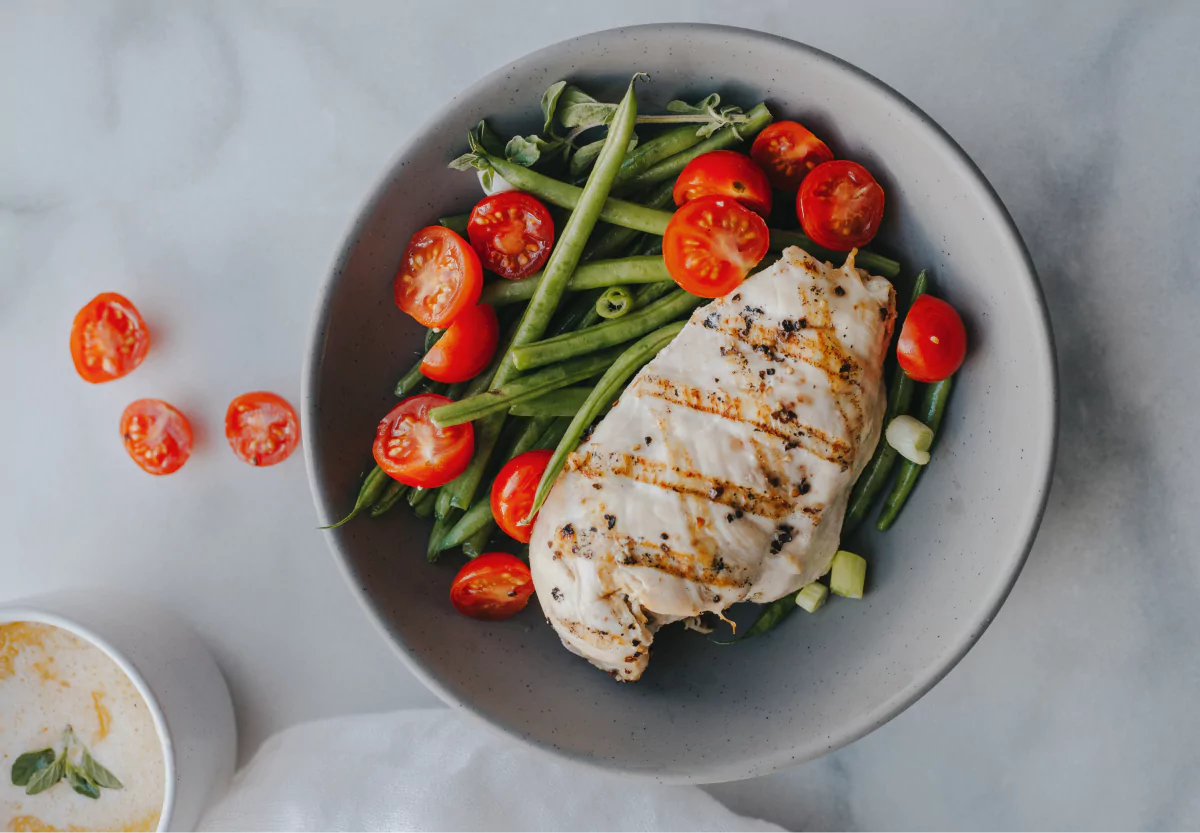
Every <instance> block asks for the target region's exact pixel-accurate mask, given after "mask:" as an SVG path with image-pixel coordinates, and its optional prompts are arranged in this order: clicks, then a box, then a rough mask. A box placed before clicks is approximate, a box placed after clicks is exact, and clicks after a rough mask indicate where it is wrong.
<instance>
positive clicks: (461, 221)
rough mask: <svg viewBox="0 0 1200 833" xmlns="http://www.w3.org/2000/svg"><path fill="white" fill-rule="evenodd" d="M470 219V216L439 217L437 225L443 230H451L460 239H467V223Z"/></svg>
mask: <svg viewBox="0 0 1200 833" xmlns="http://www.w3.org/2000/svg"><path fill="white" fill-rule="evenodd" d="M470 219H471V215H470V214H451V215H450V216H448V217H438V221H437V224H438V225H439V226H441V227H442V228H448V229H450V231H452V232H454V233H455V234H457V235H458V236H459V237H466V236H467V221H468V220H470Z"/></svg>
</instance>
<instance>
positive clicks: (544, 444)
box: [441, 418, 571, 549]
mask: <svg viewBox="0 0 1200 833" xmlns="http://www.w3.org/2000/svg"><path fill="white" fill-rule="evenodd" d="M540 422H542V421H541V420H539V419H537V418H535V419H532V420H530V422H529V425H530V426H533V425H535V424H539V423H540ZM570 425H571V420H570V419H566V418H561V419H555V420H551V421H550V424H549V426H548V427H547V428H546V430H545V431H544V432H543V433H542V435H541V436H540V437H538V440H537V442H536V443H534V444H533V446H531V447H530V448H525V447H523V444H524V442H525V439H526V434H522V435H521V439H520V440H518V442H517V445H516V446H514V448H513V453H512V455H511V456H510V459H511V457H516V456H517V455H518V454H523V453H524V452H526V451H530V450H531V449H532V448H541V449H552V448H554V447H555V446H557V445H558V443H559V441H560V440H561V439H562V438H563V435H564V434H565V433H566V432H567V428H568V427H569V426H570ZM518 449H519V450H518ZM488 494H489V495H490V494H491V489H488ZM493 524H494V519H493V518H492V503H491V500H480V501H479V502H477V503H476V504H475V505H473V506H472V507H471V508H470V509H468V510H467V511H466V513H465V514H464V515H463V516H462V517H461V518H460V519H459V521H458V523H456V524H455V525H454V528H453V529H451V530H450V531H449V532H448V533H446V536H445V537H444V538H443V539H442V543H441V546H442V548H443V549H450V548H451V547H457V546H459V545H461V544H463V543H464V542H466V541H467V540H468V539H470V538H472V537H473V536H475V535H477V534H479V532H480V530H483V529H487V530H489V534H490V528H491V527H492V525H493Z"/></svg>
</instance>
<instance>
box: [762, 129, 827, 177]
mask: <svg viewBox="0 0 1200 833" xmlns="http://www.w3.org/2000/svg"><path fill="white" fill-rule="evenodd" d="M750 156H751V157H752V158H753V159H754V161H755V162H757V163H758V166H759V167H760V168H762V169H763V171H765V172H766V174H767V178H768V179H770V180H771V184H772V185H774V186H775V187H776V188H778V189H779V190H780V191H795V190H796V189H797V188H799V187H800V183H801V182H803V181H804V177H806V176H808V172H809V171H811V170H812V169H813V168H815V167H817V165H820V164H822V163H823V162H829V161H831V160H832V159H833V151H831V150H830V149H829V147H828V146H827V145H826V144H825V143H824V142H822V141H821V140H820V139H818V138H817V137H816V136H814V135H813V134H812V133H811V132H809V130H808V128H806V127H805V126H804V125H802V124H798V123H797V122H794V121H777V122H775V123H774V124H770V125H767V127H766V128H765V129H764V130H763V131H762V132H761V133H759V134H758V136H756V137H755V139H754V144H753V145H752V146H751V147H750Z"/></svg>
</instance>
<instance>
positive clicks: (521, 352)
mask: <svg viewBox="0 0 1200 833" xmlns="http://www.w3.org/2000/svg"><path fill="white" fill-rule="evenodd" d="M705 302H706V299H704V298H698V297H696V296H695V295H690V294H688V293H687V292H684V291H683V290H682V289H681V290H677V291H676V292H673V293H671V294H670V295H667V296H666V297H665V298H661V299H659V300H658V301H655V302H654V303H653V304H651V305H650V306H648V307H646V308H645V309H640V310H638V311H637V312H635V313H632V314H630V315H627V316H625V317H624V318H619V319H617V320H615V321H609V322H607V323H604V324H599V325H597V326H595V327H589V328H588V329H586V330H579V331H578V332H574V333H566V334H564V335H561V336H555V337H554V338H549V339H546V340H545V341H539V342H536V343H535V344H527V345H525V346H524V347H517V348H515V349H514V350H513V362H514V363H515V364H516V366H517V368H518V369H520V370H532V369H533V368H537V367H544V366H546V365H553V364H554V363H555V362H561V361H563V360H564V359H570V358H572V357H574V356H583V355H586V354H589V353H592V352H593V351H595V350H601V349H604V348H606V347H612V346H613V345H615V344H621V343H623V342H626V341H630V340H631V339H635V338H638V337H639V336H643V335H645V334H646V333H649V332H651V331H653V330H656V329H658V328H659V327H661V326H663V325H664V324H666V323H668V322H670V321H674V320H675V319H677V318H679V317H680V316H681V315H687V314H688V313H690V312H691V311H692V310H694V309H695V308H696V307H698V306H700V305H701V304H704V303H705ZM583 378H587V377H586V376H585V377H583ZM557 387H563V385H558V386H557ZM449 407H451V406H449V405H444V406H443V408H449ZM440 410H442V408H438V409H435V410H433V411H430V414H431V415H436V414H437V413H438V411H440ZM434 419H435V421H437V417H436V416H434Z"/></svg>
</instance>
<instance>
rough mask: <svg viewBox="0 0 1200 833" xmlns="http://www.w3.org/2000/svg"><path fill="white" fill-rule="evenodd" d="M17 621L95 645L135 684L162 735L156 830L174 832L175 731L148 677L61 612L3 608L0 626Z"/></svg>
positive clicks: (16, 606) (20, 604) (20, 606)
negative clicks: (64, 632)
mask: <svg viewBox="0 0 1200 833" xmlns="http://www.w3.org/2000/svg"><path fill="white" fill-rule="evenodd" d="M17 622H32V623H34V624H38V625H49V626H50V627H54V628H59V629H61V630H64V631H66V632H67V633H69V634H72V635H74V636H77V637H79V638H80V639H82V640H84V641H86V642H89V643H91V644H92V645H93V646H94V647H96V648H99V649H100V650H101V651H103V652H104V654H105V655H106V656H108V658H109V659H111V660H112V661H113V662H114V663H116V665H117V668H119V669H120V670H121V673H122V674H124V675H125V676H126V678H128V680H129V681H130V682H131V683H133V687H134V688H135V689H137V692H138V694H140V695H141V696H142V700H143V701H145V703H146V710H147V711H149V712H150V717H151V719H152V720H153V721H154V731H155V733H156V734H157V735H158V745H159V747H160V748H161V749H162V755H163V800H162V806H161V807H160V809H159V817H158V826H157V827H156V828H155V830H158V831H163V830H170V829H171V822H172V819H173V818H174V815H175V780H176V777H177V773H176V770H175V744H174V741H172V740H171V728H170V726H169V725H168V724H167V716H166V714H165V713H164V712H163V710H162V706H161V705H159V702H158V698H157V697H156V696H155V695H154V690H153V689H151V688H150V684H149V683H147V682H146V678H145V677H143V676H142V674H141V672H140V671H138V670H137V666H135V665H134V664H133V662H131V661H130V660H129V658H128V657H126V656H125V654H124V653H122V652H121V650H120V649H119V648H118V647H117V646H116V645H114V644H113V643H112V642H110V641H109V640H108V639H106V638H104V637H103V636H101V635H100V634H99V633H97V632H96V631H94V630H92V629H91V628H90V627H88V626H87V625H84V624H83V623H81V622H78V621H76V620H74V619H71V618H69V617H67V616H63V615H61V614H58V613H51V612H50V611H46V610H41V609H39V608H37V607H31V606H29V605H28V604H26V603H24V602H18V603H17V604H14V605H6V606H4V607H0V625H11V624H15V623H17Z"/></svg>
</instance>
